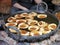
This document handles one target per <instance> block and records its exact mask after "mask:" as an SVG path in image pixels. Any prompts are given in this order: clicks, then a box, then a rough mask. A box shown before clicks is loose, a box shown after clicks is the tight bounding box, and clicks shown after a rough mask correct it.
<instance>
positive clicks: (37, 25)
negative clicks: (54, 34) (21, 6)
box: [5, 12, 57, 36]
mask: <svg viewBox="0 0 60 45" xmlns="http://www.w3.org/2000/svg"><path fill="white" fill-rule="evenodd" d="M35 17H37V18H40V19H44V18H47V15H46V14H37V13H36V12H31V13H21V14H16V15H14V16H13V17H9V18H8V19H7V23H6V24H5V26H6V27H8V26H15V27H17V29H19V31H20V33H21V35H23V36H39V35H43V34H47V33H50V32H51V31H53V30H55V29H56V28H57V25H56V24H55V23H50V24H49V23H47V22H45V21H43V20H42V21H38V20H35V19H34V18H35ZM9 30H10V32H12V33H16V31H15V30H14V29H11V28H10V29H9Z"/></svg>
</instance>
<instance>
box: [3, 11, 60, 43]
mask: <svg viewBox="0 0 60 45" xmlns="http://www.w3.org/2000/svg"><path fill="white" fill-rule="evenodd" d="M24 12H27V13H30V12H33V11H20V12H17V13H15V14H20V13H24ZM34 12H36V13H40V12H38V11H34ZM15 14H14V15H15ZM44 14H47V18H45V19H38V18H36V17H35V19H36V20H38V21H41V20H43V21H45V22H47V23H55V24H57V26H58V27H57V28H56V29H55V30H54V31H51V32H50V33H48V34H45V35H40V36H22V35H20V36H19V35H16V34H13V33H11V32H10V31H9V30H8V29H9V28H6V27H5V31H6V32H7V33H8V35H9V37H11V38H13V39H15V40H16V41H20V42H38V41H42V40H44V39H47V38H49V37H50V36H52V35H53V34H55V33H56V32H57V31H58V30H59V26H60V24H59V23H60V22H59V21H58V19H57V18H56V17H55V16H54V15H52V14H51V13H49V12H45V13H44ZM14 15H8V16H6V17H4V21H5V23H6V22H7V19H8V18H9V17H11V16H14ZM17 33H18V32H17Z"/></svg>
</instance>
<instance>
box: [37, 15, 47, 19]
mask: <svg viewBox="0 0 60 45" xmlns="http://www.w3.org/2000/svg"><path fill="white" fill-rule="evenodd" d="M37 17H38V18H41V19H42V18H46V17H47V15H46V14H38V15H37Z"/></svg>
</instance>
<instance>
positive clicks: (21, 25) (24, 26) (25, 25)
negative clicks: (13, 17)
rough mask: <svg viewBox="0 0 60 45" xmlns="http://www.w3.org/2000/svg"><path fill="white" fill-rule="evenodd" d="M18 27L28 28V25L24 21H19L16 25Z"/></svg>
mask: <svg viewBox="0 0 60 45" xmlns="http://www.w3.org/2000/svg"><path fill="white" fill-rule="evenodd" d="M18 28H21V29H26V28H28V25H27V24H25V23H20V24H19V25H18Z"/></svg>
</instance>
